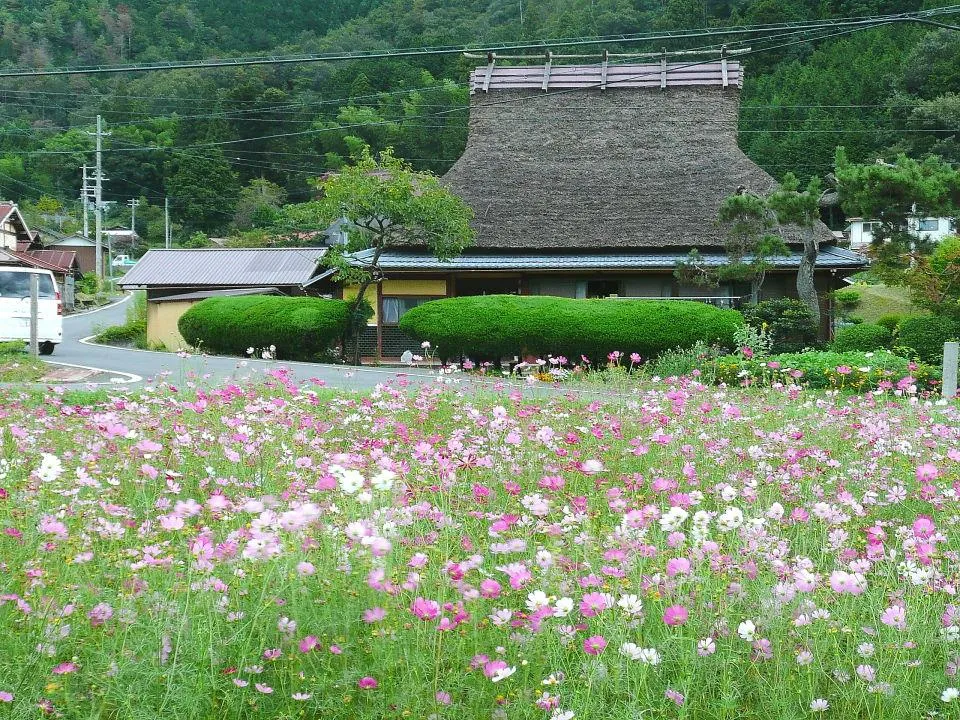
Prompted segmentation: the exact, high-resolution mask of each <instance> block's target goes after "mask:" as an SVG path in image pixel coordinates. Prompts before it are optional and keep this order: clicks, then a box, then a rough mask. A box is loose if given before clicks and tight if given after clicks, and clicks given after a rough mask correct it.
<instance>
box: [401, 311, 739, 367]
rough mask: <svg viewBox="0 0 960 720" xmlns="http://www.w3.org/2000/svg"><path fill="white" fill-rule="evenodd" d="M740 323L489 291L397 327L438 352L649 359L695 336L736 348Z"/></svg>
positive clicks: (708, 314)
mask: <svg viewBox="0 0 960 720" xmlns="http://www.w3.org/2000/svg"><path fill="white" fill-rule="evenodd" d="M741 325H743V318H742V317H741V315H740V313H738V312H736V311H735V310H721V309H719V308H715V307H713V306H711V305H706V304H704V303H698V302H689V301H682V300H677V301H657V300H649V301H648V300H573V299H570V298H559V297H548V296H522V297H521V296H517V295H484V296H478V297H458V298H448V299H444V300H433V301H431V302H428V303H424V304H423V305H420V306H418V307H415V308H413V309H412V310H410V311H408V312H407V313H406V314H404V316H403V317H402V318H400V329H401V330H403V331H404V332H406V333H408V334H409V335H412V336H413V337H415V338H416V339H417V340H421V341H423V340H427V341H429V342H430V343H431V344H432V345H433V347H434V348H436V351H437V353H438V354H439V355H440V357H442V358H445V359H449V358H456V357H459V356H469V357H471V358H473V359H477V360H485V359H487V360H499V359H500V358H502V357H512V356H513V355H519V356H523V355H527V354H530V355H536V356H538V357H542V358H546V357H547V356H548V355H553V356H559V355H564V356H566V357H568V358H569V359H570V361H571V362H579V361H580V356H581V355H586V356H587V357H588V358H590V359H591V360H592V361H593V362H594V363H597V364H600V363H605V362H606V358H607V355H608V354H609V353H611V352H613V351H614V350H620V351H622V352H625V353H632V352H638V353H640V355H642V356H643V357H645V358H650V357H653V356H654V355H657V354H658V353H661V352H664V351H665V350H669V349H671V348H677V347H689V346H691V345H693V344H694V343H696V342H697V341H701V342H705V343H708V344H718V345H722V346H724V347H733V334H734V331H735V330H736V329H737V328H738V327H740V326H741Z"/></svg>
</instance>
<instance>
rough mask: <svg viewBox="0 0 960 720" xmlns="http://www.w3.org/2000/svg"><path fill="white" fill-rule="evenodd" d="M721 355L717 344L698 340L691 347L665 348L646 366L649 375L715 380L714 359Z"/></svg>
mask: <svg viewBox="0 0 960 720" xmlns="http://www.w3.org/2000/svg"><path fill="white" fill-rule="evenodd" d="M719 356H720V351H719V350H718V349H717V347H716V346H711V345H707V344H706V343H705V342H703V341H702V340H698V341H697V342H695V343H694V344H693V345H691V346H690V347H678V348H672V349H670V350H665V351H664V352H662V353H660V354H659V355H657V357H655V358H654V359H653V360H651V361H650V362H648V363H647V364H646V365H645V366H644V370H645V371H646V374H647V375H650V376H654V377H661V378H670V377H689V376H696V377H702V378H703V380H704V382H713V367H714V361H715V360H716V359H717V358H718V357H719Z"/></svg>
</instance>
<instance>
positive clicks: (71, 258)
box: [14, 250, 80, 274]
mask: <svg viewBox="0 0 960 720" xmlns="http://www.w3.org/2000/svg"><path fill="white" fill-rule="evenodd" d="M14 255H16V256H17V257H19V258H21V259H22V260H23V261H24V262H27V263H30V264H31V265H34V266H36V267H40V268H44V269H45V270H52V271H53V272H57V273H77V274H79V272H80V268H79V265H78V264H77V253H76V252H74V251H73V250H23V251H20V250H18V251H17V252H15V253H14Z"/></svg>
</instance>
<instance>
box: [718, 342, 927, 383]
mask: <svg viewBox="0 0 960 720" xmlns="http://www.w3.org/2000/svg"><path fill="white" fill-rule="evenodd" d="M905 378H912V379H913V381H915V382H912V383H908V384H915V385H916V386H917V388H918V389H919V390H930V389H933V388H934V387H936V385H937V383H938V381H939V379H940V374H939V372H938V371H937V369H936V368H934V367H931V366H930V365H927V364H925V363H913V362H911V361H909V360H907V359H906V358H903V357H900V356H898V355H894V354H893V353H891V352H890V351H889V350H878V351H875V352H816V351H813V352H805V353H783V354H780V355H771V356H770V357H767V358H764V359H762V360H758V359H747V358H744V357H741V356H739V355H727V356H724V357H720V358H717V360H716V381H717V382H725V383H727V384H729V385H742V384H745V383H749V384H757V383H759V384H769V383H770V382H795V383H799V384H802V385H806V386H807V387H810V388H838V389H846V390H855V391H858V392H860V391H865V390H872V389H875V388H877V387H879V386H880V385H881V383H888V384H890V385H892V386H893V387H897V384H898V383H899V382H900V381H902V380H904V379H905Z"/></svg>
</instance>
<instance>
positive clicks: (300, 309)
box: [178, 295, 350, 360]
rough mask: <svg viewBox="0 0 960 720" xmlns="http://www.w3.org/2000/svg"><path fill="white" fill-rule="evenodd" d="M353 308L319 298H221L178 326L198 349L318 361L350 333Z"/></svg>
mask: <svg viewBox="0 0 960 720" xmlns="http://www.w3.org/2000/svg"><path fill="white" fill-rule="evenodd" d="M349 320H350V305H349V304H348V303H346V302H343V301H342V300H324V299H322V298H313V297H274V296H269V295H251V296H248V297H217V298H208V299H206V300H203V301H201V302H199V303H197V304H196V305H194V306H193V307H192V308H190V309H189V310H188V311H187V312H185V313H184V314H183V315H182V316H181V317H180V321H179V323H178V327H179V330H180V334H181V335H182V336H183V338H184V339H185V340H186V341H187V342H188V343H189V344H190V345H191V346H193V347H195V348H199V349H201V350H208V351H211V352H215V353H224V354H228V355H246V354H247V351H248V348H254V349H255V350H260V349H262V348H270V347H275V348H276V350H275V357H277V358H284V359H288V360H312V359H314V358H315V357H316V356H317V355H319V354H321V353H323V352H325V351H326V350H327V349H328V348H329V347H330V346H331V345H332V344H333V343H334V342H336V341H337V340H339V339H341V338H342V337H343V336H344V335H345V333H347V331H348V327H349Z"/></svg>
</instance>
